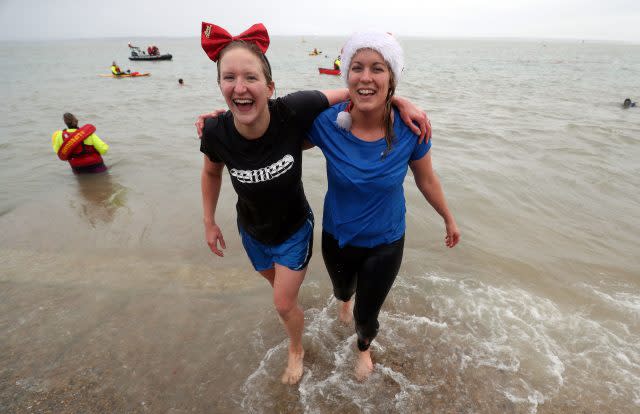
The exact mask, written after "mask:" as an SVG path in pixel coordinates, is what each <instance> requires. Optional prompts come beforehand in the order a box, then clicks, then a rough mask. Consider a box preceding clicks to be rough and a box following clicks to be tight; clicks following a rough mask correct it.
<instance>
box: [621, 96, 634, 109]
mask: <svg viewBox="0 0 640 414" xmlns="http://www.w3.org/2000/svg"><path fill="white" fill-rule="evenodd" d="M634 106H636V103H635V102H632V101H631V98H627V99H625V100H624V103H623V104H622V107H623V108H625V109H627V108H633V107H634Z"/></svg>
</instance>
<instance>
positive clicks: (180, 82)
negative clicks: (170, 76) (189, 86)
mask: <svg viewBox="0 0 640 414" xmlns="http://www.w3.org/2000/svg"><path fill="white" fill-rule="evenodd" d="M178 84H179V85H180V86H184V81H183V80H182V78H180V79H178Z"/></svg>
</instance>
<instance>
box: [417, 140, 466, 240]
mask: <svg viewBox="0 0 640 414" xmlns="http://www.w3.org/2000/svg"><path fill="white" fill-rule="evenodd" d="M409 166H410V167H411V171H413V178H414V180H415V182H416V186H417V187H418V189H419V190H420V192H421V193H422V195H423V196H424V198H425V199H426V200H427V201H428V202H429V204H431V207H433V208H434V210H436V211H437V212H438V214H440V216H441V217H442V218H443V220H444V225H445V229H446V237H445V244H446V246H447V247H453V246H455V245H456V244H458V241H460V231H459V230H458V225H457V224H456V220H455V219H454V217H453V214H452V213H451V211H449V207H448V206H447V200H446V199H445V196H444V191H443V190H442V185H441V184H440V179H438V176H437V175H436V173H435V172H434V171H433V165H432V162H431V152H428V153H427V154H426V155H425V156H424V157H422V158H420V159H418V160H415V161H411V162H410V163H409Z"/></svg>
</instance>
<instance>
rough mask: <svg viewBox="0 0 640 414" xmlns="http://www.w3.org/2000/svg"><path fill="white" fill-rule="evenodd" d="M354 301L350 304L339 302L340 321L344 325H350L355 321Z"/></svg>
mask: <svg viewBox="0 0 640 414" xmlns="http://www.w3.org/2000/svg"><path fill="white" fill-rule="evenodd" d="M351 305H353V300H350V301H349V302H342V301H340V302H338V319H340V321H342V323H344V324H350V323H351V321H352V320H353V307H352V306H351Z"/></svg>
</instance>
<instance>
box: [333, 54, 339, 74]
mask: <svg viewBox="0 0 640 414" xmlns="http://www.w3.org/2000/svg"><path fill="white" fill-rule="evenodd" d="M333 69H335V70H340V55H338V57H337V58H336V60H334V61H333Z"/></svg>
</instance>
